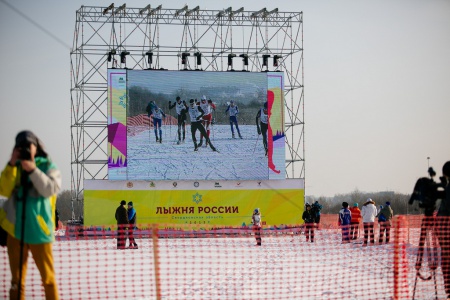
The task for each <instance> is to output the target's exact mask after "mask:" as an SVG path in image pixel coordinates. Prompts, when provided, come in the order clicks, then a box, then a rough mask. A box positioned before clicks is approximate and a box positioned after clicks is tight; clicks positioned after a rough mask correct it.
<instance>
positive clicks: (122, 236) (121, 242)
mask: <svg viewBox="0 0 450 300" xmlns="http://www.w3.org/2000/svg"><path fill="white" fill-rule="evenodd" d="M127 229H128V224H117V249H125V243H126V240H127Z"/></svg>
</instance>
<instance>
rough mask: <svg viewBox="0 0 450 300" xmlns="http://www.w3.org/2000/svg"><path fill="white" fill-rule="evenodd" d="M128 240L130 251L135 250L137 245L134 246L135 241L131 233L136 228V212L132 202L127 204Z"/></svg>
mask: <svg viewBox="0 0 450 300" xmlns="http://www.w3.org/2000/svg"><path fill="white" fill-rule="evenodd" d="M127 213H128V224H129V226H128V240H129V241H130V244H129V247H128V248H130V249H137V248H138V245H137V244H136V241H135V240H134V235H133V231H134V229H135V227H136V210H135V209H134V207H133V202H132V201H130V202H128V210H127Z"/></svg>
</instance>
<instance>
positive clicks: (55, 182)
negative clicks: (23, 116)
mask: <svg viewBox="0 0 450 300" xmlns="http://www.w3.org/2000/svg"><path fill="white" fill-rule="evenodd" d="M60 188H61V176H60V172H59V171H58V170H57V169H56V166H55V164H54V163H53V162H52V161H51V160H50V158H49V157H48V155H47V153H46V152H45V150H44V148H43V145H42V142H41V141H40V140H39V139H38V138H37V137H36V135H34V134H33V133H32V132H31V131H22V132H20V133H19V134H18V135H17V136H16V144H15V146H14V149H13V152H12V155H11V158H10V160H9V163H8V164H7V165H6V167H5V168H4V170H3V171H2V173H1V177H0V194H1V195H3V196H5V197H7V198H8V200H7V201H6V202H5V203H4V205H3V208H2V209H0V226H1V227H2V228H3V229H4V230H5V231H6V232H7V245H6V246H7V250H8V256H9V264H10V269H11V288H10V299H25V274H26V271H27V259H28V252H31V254H32V256H33V259H34V261H35V263H36V266H37V268H38V270H39V273H40V274H41V278H42V284H43V287H44V291H45V297H46V299H59V296H58V287H57V284H56V277H55V270H54V267H53V252H52V243H53V241H54V239H55V238H54V228H55V224H54V222H55V219H54V216H55V207H56V195H57V193H58V192H59V190H60Z"/></svg>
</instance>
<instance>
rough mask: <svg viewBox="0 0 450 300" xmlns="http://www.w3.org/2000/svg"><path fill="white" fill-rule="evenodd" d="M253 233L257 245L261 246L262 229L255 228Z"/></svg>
mask: <svg viewBox="0 0 450 300" xmlns="http://www.w3.org/2000/svg"><path fill="white" fill-rule="evenodd" d="M253 232H254V233H255V239H256V244H257V245H261V227H260V226H253Z"/></svg>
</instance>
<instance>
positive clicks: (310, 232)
mask: <svg viewBox="0 0 450 300" xmlns="http://www.w3.org/2000/svg"><path fill="white" fill-rule="evenodd" d="M302 219H303V221H305V236H306V241H307V242H309V238H310V237H311V243H314V221H315V220H316V218H315V214H314V213H313V211H312V207H311V205H310V204H309V203H306V210H305V211H304V212H303V215H302Z"/></svg>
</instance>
